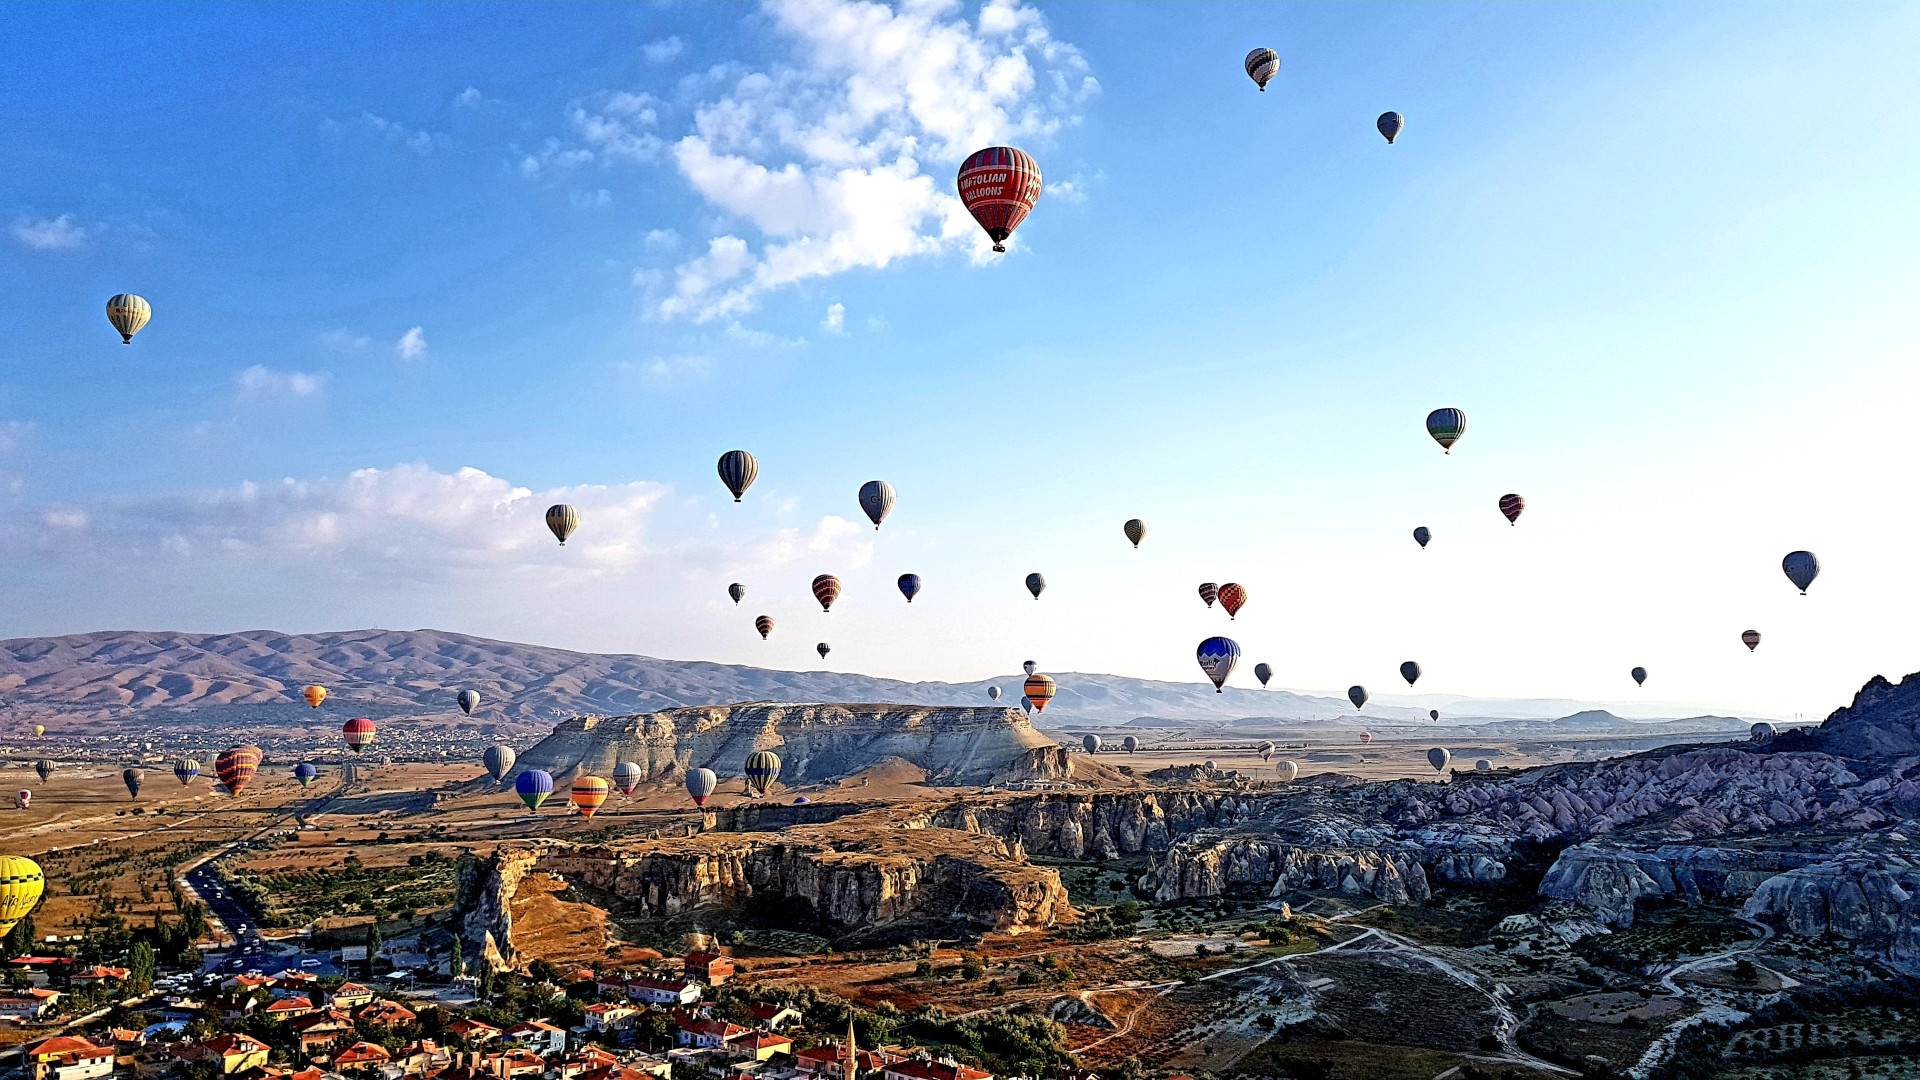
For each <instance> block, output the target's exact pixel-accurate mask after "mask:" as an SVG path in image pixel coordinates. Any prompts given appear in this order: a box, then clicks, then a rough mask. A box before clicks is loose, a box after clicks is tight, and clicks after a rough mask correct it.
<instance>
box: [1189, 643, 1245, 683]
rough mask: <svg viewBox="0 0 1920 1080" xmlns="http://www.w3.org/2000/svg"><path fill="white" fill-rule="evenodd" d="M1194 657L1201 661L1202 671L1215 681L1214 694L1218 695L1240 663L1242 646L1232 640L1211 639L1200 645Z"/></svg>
mask: <svg viewBox="0 0 1920 1080" xmlns="http://www.w3.org/2000/svg"><path fill="white" fill-rule="evenodd" d="M1194 656H1195V658H1196V659H1198V660H1199V661H1200V670H1201V671H1204V672H1206V674H1207V678H1209V679H1212V680H1213V692H1214V693H1216V694H1218V693H1221V692H1222V690H1221V688H1222V687H1223V686H1225V685H1226V682H1227V676H1229V675H1231V674H1233V666H1234V665H1235V664H1238V663H1239V662H1240V644H1239V643H1238V642H1236V641H1234V640H1233V639H1232V638H1224V637H1210V638H1208V639H1207V640H1205V641H1203V642H1201V643H1200V648H1198V649H1196V650H1195V651H1194Z"/></svg>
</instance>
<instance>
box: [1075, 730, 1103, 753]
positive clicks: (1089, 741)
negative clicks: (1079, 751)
mask: <svg viewBox="0 0 1920 1080" xmlns="http://www.w3.org/2000/svg"><path fill="white" fill-rule="evenodd" d="M1080 745H1081V746H1084V747H1086V748H1087V753H1089V754H1097V753H1099V752H1100V736H1098V735H1083V736H1081V738H1080Z"/></svg>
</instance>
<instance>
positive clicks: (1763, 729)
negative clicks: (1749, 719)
mask: <svg viewBox="0 0 1920 1080" xmlns="http://www.w3.org/2000/svg"><path fill="white" fill-rule="evenodd" d="M1752 734H1753V741H1754V742H1765V741H1767V740H1768V739H1771V738H1773V736H1774V735H1775V734H1776V733H1775V731H1774V728H1773V725H1772V724H1769V723H1767V722H1766V721H1764V720H1762V721H1761V722H1759V723H1757V724H1755V725H1753V732H1752Z"/></svg>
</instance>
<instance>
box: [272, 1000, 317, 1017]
mask: <svg viewBox="0 0 1920 1080" xmlns="http://www.w3.org/2000/svg"><path fill="white" fill-rule="evenodd" d="M261 1014H262V1015H264V1016H265V1017H266V1018H267V1019H269V1020H296V1019H298V1018H300V1017H302V1016H311V1015H313V1002H312V1001H309V1000H308V999H306V998H304V997H283V998H275V999H273V1000H272V1001H269V1002H267V1007H266V1008H265V1009H263V1010H261Z"/></svg>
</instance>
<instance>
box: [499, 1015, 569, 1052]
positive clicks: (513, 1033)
mask: <svg viewBox="0 0 1920 1080" xmlns="http://www.w3.org/2000/svg"><path fill="white" fill-rule="evenodd" d="M502 1036H503V1037H504V1038H505V1039H506V1040H507V1041H508V1042H513V1043H519V1044H520V1045H522V1046H524V1047H526V1048H527V1049H529V1050H531V1051H533V1052H534V1053H536V1054H542V1055H545V1056H548V1057H552V1056H555V1055H558V1054H564V1053H566V1052H567V1032H566V1029H564V1028H557V1027H554V1026H553V1025H552V1024H549V1023H547V1022H546V1021H545V1020H522V1021H520V1022H519V1023H517V1024H515V1025H513V1026H512V1027H510V1028H508V1029H507V1030H506V1031H505V1032H503V1033H502Z"/></svg>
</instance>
